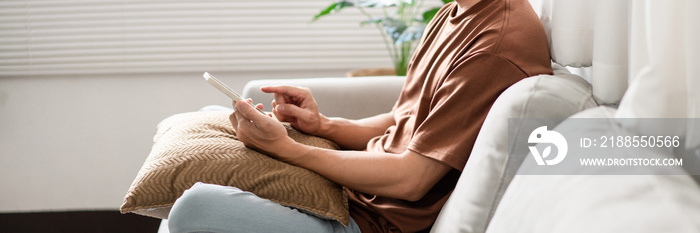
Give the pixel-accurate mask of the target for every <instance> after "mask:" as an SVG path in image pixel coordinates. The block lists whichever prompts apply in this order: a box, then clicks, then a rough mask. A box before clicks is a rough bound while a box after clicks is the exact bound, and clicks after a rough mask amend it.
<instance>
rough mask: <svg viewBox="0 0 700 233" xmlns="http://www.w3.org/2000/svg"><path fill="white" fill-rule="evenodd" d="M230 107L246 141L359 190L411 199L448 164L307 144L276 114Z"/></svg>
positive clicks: (244, 106)
mask: <svg viewBox="0 0 700 233" xmlns="http://www.w3.org/2000/svg"><path fill="white" fill-rule="evenodd" d="M235 109H236V111H235V112H234V114H232V115H231V123H232V125H233V127H234V129H235V130H236V132H237V133H238V139H239V140H240V141H241V142H243V143H244V144H245V145H246V146H249V147H252V148H255V149H257V150H259V151H262V152H264V153H265V154H267V155H270V156H273V157H275V158H277V159H280V160H282V161H285V162H288V163H290V164H294V165H297V166H301V167H304V168H307V169H309V170H312V171H314V172H316V173H319V174H320V175H322V176H324V177H326V178H328V179H330V180H333V181H335V182H337V183H339V184H341V185H343V186H346V187H349V188H351V189H354V190H358V191H361V192H365V193H369V194H375V195H380V196H385V197H392V198H398V199H404V200H408V201H416V200H419V199H421V198H422V197H423V196H424V195H425V194H426V193H427V192H428V191H429V190H430V189H431V188H432V187H433V186H434V185H435V184H436V183H437V182H438V181H439V180H440V179H441V178H442V177H443V176H444V175H445V174H447V172H448V171H450V169H452V168H451V167H449V166H447V165H446V164H444V163H442V162H439V161H437V160H433V159H430V158H428V157H425V156H422V155H419V154H417V153H415V152H412V151H408V150H407V151H405V152H403V153H401V154H391V153H380V152H366V151H336V150H327V149H320V148H316V147H311V146H306V145H303V144H299V143H297V142H295V141H294V140H292V139H291V138H289V137H288V136H287V133H286V130H285V129H284V127H282V126H281V125H280V124H279V123H277V121H276V120H275V119H272V118H270V117H265V116H263V115H261V114H259V113H257V112H256V111H255V110H254V109H253V107H251V106H250V105H248V104H246V103H242V102H241V103H238V104H237V105H236V106H235Z"/></svg>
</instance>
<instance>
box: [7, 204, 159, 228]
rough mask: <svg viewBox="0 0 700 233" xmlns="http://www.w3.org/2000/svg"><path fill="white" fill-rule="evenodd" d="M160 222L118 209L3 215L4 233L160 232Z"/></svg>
mask: <svg viewBox="0 0 700 233" xmlns="http://www.w3.org/2000/svg"><path fill="white" fill-rule="evenodd" d="M160 221H161V220H160V219H156V218H150V217H145V216H141V215H136V214H121V213H119V211H117V210H114V211H70V212H38V213H0V232H12V233H25V232H27V233H29V232H41V233H58V232H71V233H81V232H86V233H88V232H89V233H124V232H128V233H156V232H158V227H159V226H160Z"/></svg>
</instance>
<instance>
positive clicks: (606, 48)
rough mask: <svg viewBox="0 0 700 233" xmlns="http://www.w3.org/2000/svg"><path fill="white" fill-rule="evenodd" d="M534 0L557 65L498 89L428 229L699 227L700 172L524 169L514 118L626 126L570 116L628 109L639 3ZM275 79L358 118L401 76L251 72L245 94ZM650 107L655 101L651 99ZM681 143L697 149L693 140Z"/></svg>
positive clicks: (384, 98) (264, 97)
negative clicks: (263, 76)
mask: <svg viewBox="0 0 700 233" xmlns="http://www.w3.org/2000/svg"><path fill="white" fill-rule="evenodd" d="M531 2H532V3H533V6H534V7H535V9H536V10H537V11H538V13H539V14H540V18H541V19H542V22H543V24H544V26H545V29H546V31H547V33H548V38H549V40H550V48H551V53H552V58H553V61H554V62H555V63H553V68H555V75H540V76H536V77H530V78H527V79H524V80H522V81H520V82H518V83H516V84H514V85H513V86H511V87H510V88H508V89H507V90H506V91H505V92H504V93H503V94H502V95H501V96H499V98H498V99H497V100H496V102H495V103H494V105H493V107H492V108H491V110H490V112H489V115H488V116H487V119H486V121H485V122H484V125H483V127H482V129H481V131H480V133H479V136H478V138H477V140H476V142H475V146H474V149H473V150H472V151H471V156H470V159H469V161H468V162H467V164H466V166H465V168H464V171H463V173H462V176H461V177H460V180H459V182H458V184H457V186H456V188H455V190H454V191H453V193H452V195H451V197H450V198H449V200H448V201H447V203H446V205H445V207H444V208H443V210H442V212H441V213H440V215H439V216H438V219H437V221H436V223H435V225H434V226H433V228H432V232H478V233H482V232H489V233H497V232H700V185H699V184H700V182H698V180H697V177H698V176H697V175H700V174H694V173H693V172H690V171H679V172H678V175H653V174H646V175H590V174H585V173H580V174H579V173H577V171H569V173H567V174H566V175H518V169H519V168H520V167H521V165H522V164H523V161H526V160H527V159H531V157H530V155H528V154H527V151H526V152H525V153H524V154H523V153H514V150H518V149H517V148H515V146H514V145H518V144H522V143H527V137H523V136H522V135H523V134H529V133H530V132H532V129H530V128H526V126H524V125H518V124H515V125H512V124H511V125H509V120H508V119H509V118H531V119H546V122H545V120H543V122H542V124H545V125H548V126H549V127H550V128H549V129H558V128H555V127H557V125H559V124H560V122H563V123H562V124H561V125H559V127H564V128H566V127H569V128H571V127H574V128H579V129H583V130H584V131H585V130H586V129H587V128H603V129H607V130H610V131H620V130H629V127H630V126H629V125H623V124H620V123H619V122H616V121H615V120H610V121H608V122H607V123H606V124H604V125H595V126H596V127H591V126H587V125H572V123H571V122H572V121H570V120H566V119H567V118H571V117H573V118H608V119H615V118H616V117H618V116H619V115H623V114H624V112H618V110H617V109H616V107H615V106H616V105H617V104H619V103H620V100H621V99H622V97H623V95H624V94H625V93H626V90H627V76H628V74H627V72H628V65H627V60H628V54H629V53H628V49H627V48H628V46H627V44H626V43H627V41H624V43H622V42H620V40H621V39H620V37H624V38H627V37H626V36H627V33H628V30H627V27H628V26H627V25H628V21H627V20H628V19H630V18H631V17H630V16H629V15H628V13H629V12H630V11H628V9H630V7H632V6H630V4H633V3H630V2H628V1H613V3H610V4H607V1H584V0H558V1H551V0H542V1H535V0H533V1H531ZM596 3H597V4H596ZM603 4H607V5H603ZM634 4H638V2H635V3H634ZM592 12H595V14H592ZM598 12H604V13H606V14H602V15H599V14H598ZM593 15H595V16H596V17H597V18H594V17H593ZM606 20H610V21H606ZM594 24H595V25H598V26H597V27H594ZM600 25H604V26H600ZM594 31H595V32H596V33H594ZM621 43H622V44H621ZM594 44H595V46H594ZM556 63H558V64H563V65H567V66H591V65H593V74H594V76H593V77H591V76H589V74H588V73H585V75H584V76H588V77H581V76H579V75H576V74H571V73H570V72H569V71H570V69H567V68H564V67H562V66H560V65H558V64H556ZM597 67H598V68H597ZM591 82H592V85H591ZM271 84H287V85H297V86H305V87H309V88H310V89H311V90H312V92H313V93H314V97H315V99H316V100H317V101H318V103H319V109H320V111H321V112H322V113H324V114H325V115H328V116H343V117H348V118H360V117H366V116H371V115H374V114H378V113H384V112H387V111H389V110H390V109H391V107H392V106H393V104H394V102H395V101H396V99H397V97H398V93H399V90H400V88H401V86H402V84H403V79H402V78H401V77H363V78H313V79H312V78H310V79H279V80H254V81H251V82H249V83H248V84H247V85H246V86H245V87H244V89H243V95H244V96H245V97H247V98H253V99H255V100H256V101H258V102H263V103H265V104H267V103H269V101H271V96H269V95H268V94H264V93H261V92H260V91H259V87H260V86H263V85H271ZM642 86H643V85H642ZM631 88H632V89H633V90H634V88H638V86H633V87H631ZM670 90H674V89H670ZM666 91H668V90H666ZM637 93H638V92H637ZM662 93H663V92H662ZM646 94H647V95H654V93H646ZM693 95H694V93H688V96H693ZM633 96H634V95H633ZM661 97H662V98H661V99H664V98H663V96H661ZM684 98H686V97H684ZM688 98H690V97H688ZM665 100H666V101H668V99H665ZM630 102H634V101H630V100H629V98H628V100H627V103H630ZM690 102H692V100H691V101H690ZM662 103H663V102H662ZM623 104H624V102H623ZM666 104H670V105H674V103H672V102H668V103H666ZM622 106H623V107H624V108H627V106H626V105H622ZM674 106H675V105H674ZM681 107H683V108H685V106H681ZM649 109H651V110H648V111H653V110H654V106H649ZM624 110H625V111H626V110H627V109H624ZM689 111H690V110H689ZM688 116H692V114H689V115H688ZM632 127H633V128H634V126H632ZM640 127H641V126H640ZM687 127H689V128H688V129H685V130H686V131H688V132H689V133H688V135H690V134H691V133H692V132H700V129H697V126H692V125H688V126H687ZM690 127H693V128H690ZM509 130H510V131H509ZM509 137H517V138H520V139H516V140H515V141H514V140H509ZM518 140H520V141H518ZM523 140H524V141H525V142H523ZM526 150H527V149H526ZM677 150H678V151H681V152H679V153H684V154H687V155H688V156H690V157H693V156H694V157H695V158H700V150H699V149H698V148H697V147H694V148H679V149H677ZM515 152H517V151H515ZM511 154H515V155H511ZM691 161H692V160H691ZM679 169H680V168H679ZM689 173H690V174H693V175H696V176H691V175H688V174H689Z"/></svg>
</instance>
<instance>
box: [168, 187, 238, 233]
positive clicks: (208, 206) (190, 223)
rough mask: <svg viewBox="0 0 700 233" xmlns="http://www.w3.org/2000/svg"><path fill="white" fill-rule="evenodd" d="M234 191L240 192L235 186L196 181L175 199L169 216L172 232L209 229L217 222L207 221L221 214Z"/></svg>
mask: <svg viewBox="0 0 700 233" xmlns="http://www.w3.org/2000/svg"><path fill="white" fill-rule="evenodd" d="M232 192H240V190H238V189H236V188H233V187H223V186H219V185H213V184H204V183H196V184H195V185H193V186H192V187H191V188H190V189H188V190H186V191H185V192H184V193H183V194H182V196H181V197H180V198H178V199H177V201H175V204H173V207H172V209H171V210H170V215H169V217H168V228H170V230H171V231H172V232H187V231H208V230H212V229H210V227H212V226H213V225H216V224H213V225H212V224H211V223H207V221H211V220H215V219H217V215H219V216H221V214H222V213H221V211H223V209H222V208H225V207H223V206H222V204H224V203H230V202H231V200H230V199H229V200H226V199H228V198H227V197H230V196H231V193H232Z"/></svg>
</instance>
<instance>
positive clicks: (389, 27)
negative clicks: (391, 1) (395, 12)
mask: <svg viewBox="0 0 700 233" xmlns="http://www.w3.org/2000/svg"><path fill="white" fill-rule="evenodd" d="M382 26H383V27H384V31H386V34H387V35H388V36H389V37H390V38H391V41H393V42H394V43H396V40H397V39H399V37H400V36H401V34H402V33H403V31H404V30H406V28H408V26H406V24H405V23H404V22H401V20H398V19H394V18H384V19H383V20H382Z"/></svg>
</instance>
